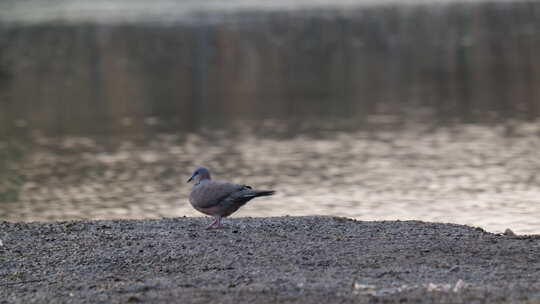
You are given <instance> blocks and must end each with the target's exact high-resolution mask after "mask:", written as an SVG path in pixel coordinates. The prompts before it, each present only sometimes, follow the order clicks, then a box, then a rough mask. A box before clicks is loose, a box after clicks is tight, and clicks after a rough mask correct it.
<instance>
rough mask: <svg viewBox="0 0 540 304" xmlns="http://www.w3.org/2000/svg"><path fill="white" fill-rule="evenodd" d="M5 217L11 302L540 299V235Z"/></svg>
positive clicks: (324, 222) (344, 223) (237, 221)
mask: <svg viewBox="0 0 540 304" xmlns="http://www.w3.org/2000/svg"><path fill="white" fill-rule="evenodd" d="M208 223H209V219H208V218H171V219H162V220H118V221H81V222H55V223H9V222H0V239H1V241H2V242H1V243H0V265H1V267H0V303H67V302H69V303H93V302H112V303H137V302H152V303H160V302H161V303H170V302H177V303H209V302H212V303H214V304H216V303H238V302H244V303H276V302H279V303H324V302H327V303H381V302H417V303H431V302H440V303H509V302H510V303H511V302H516V303H518V302H519V303H540V235H531V236H513V235H498V234H492V233H488V232H485V231H484V230H482V229H480V228H474V227H468V226H462V225H455V224H440V223H425V222H418V221H385V222H361V221H354V220H350V219H346V218H335V217H276V218H233V219H227V220H226V221H225V225H226V227H225V228H223V229H217V230H204V227H205V226H206V225H207V224H208Z"/></svg>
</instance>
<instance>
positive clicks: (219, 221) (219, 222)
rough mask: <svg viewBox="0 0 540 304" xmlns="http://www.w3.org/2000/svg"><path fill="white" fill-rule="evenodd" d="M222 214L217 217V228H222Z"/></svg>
mask: <svg viewBox="0 0 540 304" xmlns="http://www.w3.org/2000/svg"><path fill="white" fill-rule="evenodd" d="M221 227H222V226H221V216H218V217H217V224H216V228H221Z"/></svg>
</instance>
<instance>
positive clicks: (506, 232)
mask: <svg viewBox="0 0 540 304" xmlns="http://www.w3.org/2000/svg"><path fill="white" fill-rule="evenodd" d="M503 234H504V235H506V236H516V234H515V233H514V231H512V230H510V228H506V230H505V231H504V233H503Z"/></svg>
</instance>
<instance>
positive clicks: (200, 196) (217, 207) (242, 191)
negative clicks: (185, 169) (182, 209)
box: [187, 168, 275, 229]
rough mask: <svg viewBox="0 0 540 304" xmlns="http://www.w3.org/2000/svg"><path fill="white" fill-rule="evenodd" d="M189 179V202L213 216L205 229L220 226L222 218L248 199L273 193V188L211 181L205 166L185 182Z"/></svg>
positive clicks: (200, 210) (198, 209)
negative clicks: (262, 188) (190, 184)
mask: <svg viewBox="0 0 540 304" xmlns="http://www.w3.org/2000/svg"><path fill="white" fill-rule="evenodd" d="M191 181H195V184H194V185H193V189H192V190H191V194H190V195H189V202H190V203H191V205H192V206H193V208H195V209H196V210H197V211H199V212H202V213H204V214H207V215H210V216H213V217H214V218H215V219H214V221H213V222H212V224H210V226H208V227H207V229H211V228H219V227H221V219H222V218H224V217H227V216H229V215H231V214H233V213H234V212H235V211H236V210H238V209H239V208H240V207H242V206H243V205H245V204H246V203H247V202H249V201H250V200H252V199H254V198H256V197H258V196H270V195H272V194H274V193H275V191H273V190H255V189H252V188H251V187H250V186H246V185H239V184H233V183H227V182H220V181H213V180H212V178H211V177H210V171H209V170H208V169H206V168H199V169H197V170H195V172H193V175H192V176H191V177H190V178H189V179H188V181H187V182H188V183H189V182H191Z"/></svg>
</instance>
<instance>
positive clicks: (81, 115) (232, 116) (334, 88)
mask: <svg viewBox="0 0 540 304" xmlns="http://www.w3.org/2000/svg"><path fill="white" fill-rule="evenodd" d="M539 12H540V3H538V2H534V1H516V2H475V3H452V2H449V3H444V4H442V3H438V4H408V5H397V4H392V5H390V4H386V5H364V6H361V7H358V8H355V9H351V8H348V9H338V8H336V9H328V10H311V11H301V10H296V11H269V12H238V13H229V14H222V16H220V18H217V17H216V18H215V20H216V21H215V22H213V23H211V22H208V19H211V18H206V19H204V20H206V21H204V22H203V21H201V22H200V23H197V22H182V21H177V22H167V23H155V22H154V23H152V22H119V23H100V22H95V23H92V22H89V21H88V20H86V21H84V22H74V21H73V20H72V21H70V22H52V21H51V22H41V23H31V24H24V23H22V24H19V23H0V37H1V38H0V41H1V42H0V43H1V44H2V47H1V48H0V49H1V50H0V52H1V53H0V96H1V99H0V107H1V109H2V114H1V115H2V117H1V118H2V127H3V130H4V133H6V130H9V131H7V133H9V134H13V133H14V132H15V131H16V130H18V129H24V128H29V129H40V130H43V131H45V132H47V133H52V134H66V133H67V134H70V133H87V132H124V131H129V132H144V130H146V129H147V128H148V127H153V128H156V127H157V128H159V127H161V128H165V129H169V130H171V129H174V130H192V129H194V128H198V127H199V126H201V125H211V124H214V125H224V124H225V125H226V124H227V123H228V122H231V121H235V120H237V119H239V118H242V119H246V118H247V119H253V120H258V119H262V118H280V119H287V118H290V119H291V120H303V119H307V118H309V117H319V118H322V119H324V118H329V117H343V118H353V119H355V120H357V121H358V122H363V121H365V120H366V117H367V116H368V115H370V114H373V113H377V114H385V113H388V114H395V115H397V116H401V117H404V118H403V119H407V118H406V117H407V114H411V113H412V114H414V113H419V112H421V111H423V110H425V109H428V110H429V111H430V113H432V118H433V119H434V120H436V121H442V122H448V121H456V120H457V121H469V122H471V121H495V120H500V119H508V118H510V119H513V118H523V119H532V118H535V117H538V115H539V103H540V89H539V87H540V86H539V85H538V84H539V81H540V59H539V57H538V56H537V54H538V53H540V39H539V38H538V37H540V18H538V17H539V14H540V13H539ZM201 20H203V19H201Z"/></svg>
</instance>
